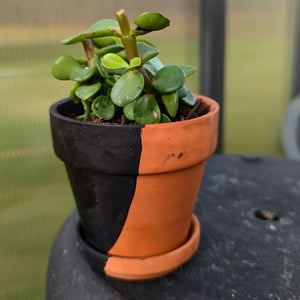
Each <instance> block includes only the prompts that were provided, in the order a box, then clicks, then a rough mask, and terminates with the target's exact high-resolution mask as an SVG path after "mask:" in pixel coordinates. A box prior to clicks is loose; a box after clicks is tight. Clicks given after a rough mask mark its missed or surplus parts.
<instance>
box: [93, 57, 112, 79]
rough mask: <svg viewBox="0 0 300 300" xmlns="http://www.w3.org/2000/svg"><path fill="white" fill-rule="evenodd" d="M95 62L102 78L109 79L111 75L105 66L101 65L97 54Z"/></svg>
mask: <svg viewBox="0 0 300 300" xmlns="http://www.w3.org/2000/svg"><path fill="white" fill-rule="evenodd" d="M94 62H95V65H96V67H97V69H98V71H99V73H100V74H101V76H102V77H103V78H108V77H109V74H108V72H107V71H106V69H105V68H104V66H103V65H102V64H101V61H100V58H99V57H98V56H97V55H96V54H94Z"/></svg>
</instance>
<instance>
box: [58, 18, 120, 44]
mask: <svg viewBox="0 0 300 300" xmlns="http://www.w3.org/2000/svg"><path fill="white" fill-rule="evenodd" d="M102 21H105V20H102ZM99 22H101V21H99ZM95 24H96V23H95ZM92 26H93V25H92ZM92 26H91V27H92ZM91 27H90V28H89V29H88V31H86V32H83V33H80V34H78V35H75V36H71V37H69V38H66V39H64V40H62V41H61V43H62V44H63V45H73V44H76V43H79V42H83V41H84V40H86V39H95V38H100V37H106V36H114V37H120V36H121V32H120V29H119V28H111V27H109V28H106V27H105V26H104V27H103V28H99V29H95V30H93V31H92V29H93V28H92V29H91Z"/></svg>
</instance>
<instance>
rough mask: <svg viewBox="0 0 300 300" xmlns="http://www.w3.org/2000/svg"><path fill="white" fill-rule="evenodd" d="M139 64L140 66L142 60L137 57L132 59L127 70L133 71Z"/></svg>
mask: <svg viewBox="0 0 300 300" xmlns="http://www.w3.org/2000/svg"><path fill="white" fill-rule="evenodd" d="M141 64H142V60H141V59H140V58H139V57H134V58H133V59H132V60H131V61H130V65H129V67H128V69H133V68H136V67H139V66H140V65H141Z"/></svg>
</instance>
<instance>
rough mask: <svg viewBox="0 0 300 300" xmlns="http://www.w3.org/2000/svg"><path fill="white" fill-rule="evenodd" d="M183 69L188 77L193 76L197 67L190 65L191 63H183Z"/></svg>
mask: <svg viewBox="0 0 300 300" xmlns="http://www.w3.org/2000/svg"><path fill="white" fill-rule="evenodd" d="M181 69H182V70H183V72H184V74H185V76H186V77H188V76H191V75H192V74H194V73H195V72H196V70H197V68H196V67H194V66H190V65H183V66H181Z"/></svg>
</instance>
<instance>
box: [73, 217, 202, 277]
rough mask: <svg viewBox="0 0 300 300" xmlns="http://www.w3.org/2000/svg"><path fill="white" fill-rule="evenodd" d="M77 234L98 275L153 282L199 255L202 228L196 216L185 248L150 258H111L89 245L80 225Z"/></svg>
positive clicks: (85, 256) (89, 261)
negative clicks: (196, 254) (103, 274)
mask: <svg viewBox="0 0 300 300" xmlns="http://www.w3.org/2000/svg"><path fill="white" fill-rule="evenodd" d="M76 231H77V235H76V240H77V245H78V247H79V250H80V252H81V254H82V255H83V256H84V258H85V259H86V261H87V262H88V264H89V265H90V267H91V268H92V269H93V270H94V271H96V272H98V273H103V272H104V273H105V274H106V275H107V276H110V277H114V278H119V279H123V280H145V279H152V278H156V277H160V276H163V275H165V274H168V273H170V272H172V271H174V270H175V269H177V268H178V267H180V266H181V265H182V264H184V263H185V262H186V261H188V260H189V259H190V258H191V257H192V256H193V255H194V254H195V252H196V251H197V248H198V245H199V241H200V224H199V221H198V219H197V217H196V216H195V215H193V216H192V222H191V227H190V235H189V238H188V240H187V241H186V242H185V243H184V244H183V245H182V246H180V247H178V248H176V249H174V250H172V251H170V252H167V253H164V254H160V255H155V256H149V257H139V258H131V257H120V256H108V255H106V254H103V253H101V252H99V251H97V250H95V249H94V248H93V247H91V246H90V245H89V244H87V243H86V242H85V240H84V239H83V237H82V233H81V230H80V225H79V224H78V226H77V230H76Z"/></svg>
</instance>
